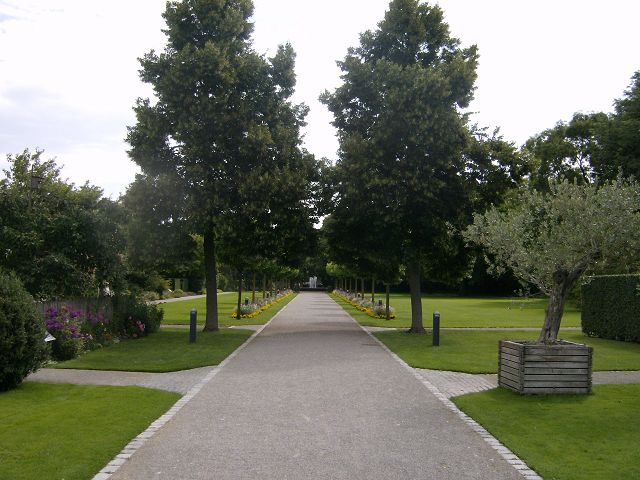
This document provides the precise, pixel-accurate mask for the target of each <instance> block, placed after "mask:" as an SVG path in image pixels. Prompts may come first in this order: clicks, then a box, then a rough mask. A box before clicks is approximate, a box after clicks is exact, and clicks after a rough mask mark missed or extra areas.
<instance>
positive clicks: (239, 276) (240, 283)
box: [236, 272, 242, 320]
mask: <svg viewBox="0 0 640 480" xmlns="http://www.w3.org/2000/svg"><path fill="white" fill-rule="evenodd" d="M241 305H242V272H238V305H237V310H236V318H237V319H238V320H240V318H241V315H242V312H240V306H241Z"/></svg>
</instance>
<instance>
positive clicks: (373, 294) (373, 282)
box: [371, 277, 376, 303]
mask: <svg viewBox="0 0 640 480" xmlns="http://www.w3.org/2000/svg"><path fill="white" fill-rule="evenodd" d="M371 303H376V279H375V277H373V278H372V279H371Z"/></svg>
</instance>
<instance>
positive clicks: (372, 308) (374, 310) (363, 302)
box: [333, 289, 396, 319]
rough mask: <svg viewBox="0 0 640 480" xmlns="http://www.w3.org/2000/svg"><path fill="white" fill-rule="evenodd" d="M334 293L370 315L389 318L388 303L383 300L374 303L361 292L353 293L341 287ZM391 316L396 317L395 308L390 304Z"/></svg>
mask: <svg viewBox="0 0 640 480" xmlns="http://www.w3.org/2000/svg"><path fill="white" fill-rule="evenodd" d="M333 293H334V294H335V295H337V296H339V297H340V298H342V299H343V300H344V301H345V302H347V303H349V304H350V305H352V306H353V307H355V308H356V309H357V310H360V311H361V312H364V313H366V314H367V315H369V316H370V317H373V318H382V319H386V318H387V312H386V309H387V305H386V303H382V301H380V302H378V303H376V304H374V303H372V302H371V301H370V300H367V299H365V298H362V297H361V296H360V295H359V294H353V293H351V292H346V291H344V290H339V289H337V290H334V291H333ZM389 318H396V315H395V310H394V308H393V307H392V306H389Z"/></svg>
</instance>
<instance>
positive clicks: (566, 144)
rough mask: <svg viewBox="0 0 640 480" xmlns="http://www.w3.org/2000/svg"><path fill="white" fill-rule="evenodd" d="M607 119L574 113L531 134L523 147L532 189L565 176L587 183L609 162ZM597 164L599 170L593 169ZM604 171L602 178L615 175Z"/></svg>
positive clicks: (540, 187) (607, 168) (601, 114)
mask: <svg viewBox="0 0 640 480" xmlns="http://www.w3.org/2000/svg"><path fill="white" fill-rule="evenodd" d="M609 128H610V119H609V117H608V116H607V115H606V114H605V113H592V114H584V113H576V114H574V116H573V118H572V119H571V121H570V122H568V123H567V122H558V123H557V124H556V125H555V126H554V127H553V128H549V129H547V130H544V131H543V132H541V133H539V134H537V135H535V136H533V137H531V138H530V139H529V140H527V142H526V143H525V144H524V146H523V153H524V155H525V157H527V158H528V160H529V162H528V166H529V170H530V182H531V186H532V187H533V188H536V189H538V190H544V189H547V188H548V186H549V183H548V181H549V179H550V178H554V179H556V180H563V179H567V180H569V181H572V182H573V181H577V182H581V183H590V182H592V181H594V180H595V179H596V177H599V178H601V179H603V178H602V177H603V176H602V174H603V173H605V172H604V171H603V170H610V167H611V165H610V164H609V163H608V162H607V160H606V158H605V148H606V144H607V141H608V133H609ZM596 165H600V166H601V169H600V170H601V171H598V169H596V168H595V166H596ZM613 170H616V171H615V173H614V174H613V176H611V172H608V171H607V172H606V178H609V179H611V178H615V177H616V175H617V168H615V167H614V168H613Z"/></svg>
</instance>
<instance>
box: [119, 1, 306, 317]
mask: <svg viewBox="0 0 640 480" xmlns="http://www.w3.org/2000/svg"><path fill="white" fill-rule="evenodd" d="M252 14H253V4H252V2H251V1H250V0H239V1H235V2H221V1H217V0H186V1H183V2H175V1H174V2H168V3H167V9H166V11H165V13H164V18H165V20H166V22H167V29H166V31H165V32H166V34H167V37H168V44H167V47H166V48H165V51H164V52H163V53H162V54H160V55H158V54H156V53H155V52H153V51H152V52H150V53H148V54H147V55H145V56H144V58H143V59H141V64H142V70H141V78H142V80H143V81H145V82H147V83H150V84H152V85H153V87H154V91H155V94H156V97H157V102H156V103H155V104H152V102H151V101H150V100H148V99H146V100H143V99H140V100H138V102H137V104H136V107H135V112H136V116H137V124H136V125H135V126H134V127H131V128H130V129H129V134H128V138H127V140H128V142H129V143H130V145H131V147H132V148H131V150H130V152H129V153H130V156H131V157H132V159H133V160H134V161H135V162H136V163H138V165H140V167H141V168H142V170H143V172H145V173H147V174H151V175H158V174H163V175H168V176H169V177H170V178H171V179H172V182H173V185H174V188H175V189H176V190H177V191H179V192H180V193H181V195H182V196H183V198H184V199H185V202H186V204H187V208H185V212H187V214H188V215H189V221H190V223H191V224H192V225H193V228H194V230H193V232H191V233H197V234H200V235H202V237H203V245H204V264H205V279H206V289H207V300H206V304H207V316H206V321H205V330H217V329H218V315H217V313H218V312H217V310H218V309H217V296H216V290H217V285H216V250H217V247H219V243H218V237H217V234H218V232H217V230H218V229H219V226H220V224H221V223H222V222H223V221H224V222H226V223H227V224H228V223H229V222H230V220H229V217H232V216H233V215H236V213H237V210H238V209H239V207H240V206H241V205H242V204H241V202H242V200H243V199H242V195H241V194H240V193H239V186H240V185H242V184H243V181H244V180H245V178H246V176H247V174H248V173H249V172H252V171H253V170H254V168H255V167H256V166H260V167H265V166H266V165H265V162H268V163H269V164H270V165H273V162H274V161H276V160H277V161H276V164H278V161H279V162H283V161H284V162H286V161H288V160H289V159H290V158H291V155H290V153H291V151H292V150H297V147H298V145H299V143H300V137H299V135H298V129H299V127H300V126H301V125H302V123H303V118H304V115H305V114H306V108H304V107H302V106H295V105H291V104H290V103H289V102H288V99H289V98H290V96H291V95H292V93H293V86H294V83H295V75H294V72H293V66H294V53H293V50H292V49H291V47H290V46H284V47H280V48H279V49H278V52H277V53H276V55H275V56H274V57H273V58H270V59H265V58H264V57H262V56H260V55H258V54H257V53H256V52H255V51H254V50H253V49H252V47H251V32H252V29H253V25H252V24H251V23H250V22H249V18H250V17H251V15H252ZM279 164H280V165H281V164H282V163H279ZM295 168H296V165H293V166H292V169H294V170H295ZM261 171H264V169H263V170H261ZM225 217H226V218H225Z"/></svg>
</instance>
